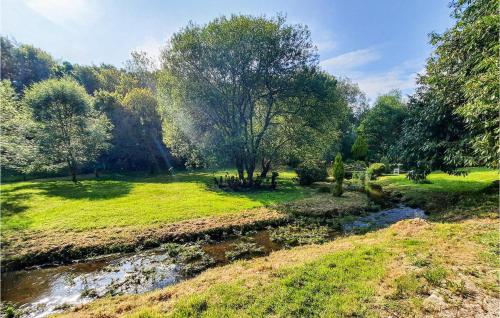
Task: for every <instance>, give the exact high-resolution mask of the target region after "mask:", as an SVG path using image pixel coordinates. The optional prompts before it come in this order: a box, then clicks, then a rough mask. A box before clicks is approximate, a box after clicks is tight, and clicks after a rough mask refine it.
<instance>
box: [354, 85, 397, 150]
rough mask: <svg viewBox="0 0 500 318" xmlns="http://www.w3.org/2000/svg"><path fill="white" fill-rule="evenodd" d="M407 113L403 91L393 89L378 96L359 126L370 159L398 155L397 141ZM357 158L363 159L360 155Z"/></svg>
mask: <svg viewBox="0 0 500 318" xmlns="http://www.w3.org/2000/svg"><path fill="white" fill-rule="evenodd" d="M406 115H407V109H406V105H405V103H404V101H403V99H402V96H401V92H399V91H393V92H391V93H389V94H386V95H382V96H379V97H378V98H377V100H376V101H375V105H374V106H373V108H371V109H370V110H368V111H367V113H366V115H365V116H364V119H363V120H362V121H361V124H360V126H359V128H358V130H359V133H360V134H361V135H363V137H364V138H366V143H367V144H368V155H367V157H368V159H370V160H380V158H381V157H383V156H388V157H391V158H396V157H397V142H398V140H399V138H400V135H401V126H402V124H403V120H404V119H405V117H406ZM363 150H364V149H363ZM361 153H362V152H361ZM357 158H358V159H361V158H360V157H359V156H358V157H357Z"/></svg>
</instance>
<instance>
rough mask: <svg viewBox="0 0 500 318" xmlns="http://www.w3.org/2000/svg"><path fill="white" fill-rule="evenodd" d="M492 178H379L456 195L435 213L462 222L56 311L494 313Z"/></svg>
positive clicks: (403, 229) (442, 222)
mask: <svg viewBox="0 0 500 318" xmlns="http://www.w3.org/2000/svg"><path fill="white" fill-rule="evenodd" d="M496 178H497V173H496V171H492V170H487V169H474V170H473V171H472V173H470V174H469V175H468V176H467V177H465V178H464V177H451V176H448V175H446V174H442V173H433V174H432V175H431V176H430V180H431V182H432V184H413V183H408V182H406V180H405V179H404V177H403V176H399V177H385V178H382V179H381V180H380V182H382V183H383V184H384V185H385V186H393V187H394V188H397V189H398V191H402V192H404V193H405V194H406V195H408V194H410V193H413V192H419V191H425V192H426V193H427V194H430V193H446V192H448V193H455V192H457V191H458V192H459V193H460V195H459V196H458V198H459V201H456V202H454V203H453V204H452V205H447V206H445V207H443V208H442V211H441V212H439V213H437V215H441V216H446V215H449V214H451V215H461V216H462V218H459V219H458V220H456V219H453V218H447V217H442V218H441V219H439V218H436V217H435V218H431V219H430V220H428V221H424V220H406V221H402V222H399V223H397V224H395V225H393V226H391V227H389V228H386V229H382V230H378V231H373V232H369V233H367V234H364V235H357V236H351V237H345V238H341V239H338V240H335V241H333V242H329V243H326V244H323V245H310V246H303V247H298V248H293V249H289V250H281V251H277V252H275V253H272V254H271V255H269V256H267V257H262V258H257V259H253V260H248V261H239V262H236V263H233V264H230V265H227V266H224V267H221V268H214V269H210V270H208V271H206V272H204V273H202V274H201V275H200V276H198V277H195V278H194V279H191V280H188V281H184V282H181V283H179V284H177V285H174V286H170V287H168V288H165V289H163V290H159V291H155V292H151V293H147V294H143V295H130V296H120V297H116V298H106V299H102V300H98V301H95V302H92V303H90V304H88V305H84V306H83V307H82V308H79V309H78V310H76V311H74V312H69V313H66V314H63V315H62V316H68V317H86V316H95V317H118V316H125V317H135V318H137V317H142V318H147V317H269V316H272V317H388V316H392V317H423V316H436V315H438V316H443V317H472V316H488V315H493V316H494V315H495V313H496V312H497V310H498V306H499V305H500V299H499V297H498V292H499V287H498V286H499V284H498V257H497V256H498V254H497V253H498V240H499V239H500V237H499V232H498V215H497V212H498V211H497V208H498V193H489V192H487V193H484V192H481V191H480V190H482V189H484V187H486V186H487V185H488V184H489V183H490V182H491V181H493V180H495V179H496ZM433 198H435V197H433V196H428V199H429V200H432V199H433ZM470 210H475V211H476V212H477V213H469V212H470ZM434 220H438V222H435V221H434Z"/></svg>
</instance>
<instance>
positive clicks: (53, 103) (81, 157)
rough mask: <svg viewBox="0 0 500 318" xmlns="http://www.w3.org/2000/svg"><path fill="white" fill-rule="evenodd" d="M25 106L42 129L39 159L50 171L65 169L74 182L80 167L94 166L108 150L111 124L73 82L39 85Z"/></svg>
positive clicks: (31, 89) (30, 93)
mask: <svg viewBox="0 0 500 318" xmlns="http://www.w3.org/2000/svg"><path fill="white" fill-rule="evenodd" d="M24 102H25V103H26V105H28V106H29V107H30V108H31V109H32V110H33V114H34V117H35V119H36V120H37V122H38V123H39V126H40V131H39V135H38V140H37V141H38V144H39V147H40V154H41V156H40V158H38V159H39V160H40V161H42V162H44V163H45V164H46V165H47V166H49V167H51V168H55V169H57V168H60V167H63V166H66V167H67V168H68V169H69V172H70V174H71V177H72V180H73V182H76V181H77V179H76V175H77V172H78V169H79V167H81V166H82V165H83V164H85V163H89V162H95V161H96V160H97V159H98V157H99V155H100V154H101V153H102V152H103V151H104V150H106V149H107V148H108V146H109V145H108V139H109V138H110V135H109V131H110V130H111V124H110V122H109V120H108V119H107V117H106V116H105V115H104V114H102V113H99V112H97V111H96V110H95V109H94V106H93V103H92V100H91V97H90V96H89V95H88V94H87V93H86V91H85V89H84V88H83V87H82V86H81V85H79V84H78V83H76V82H75V81H74V80H71V79H66V78H65V79H50V80H47V81H43V82H39V83H36V84H34V85H33V86H32V87H30V89H28V90H27V91H26V92H25V96H24Z"/></svg>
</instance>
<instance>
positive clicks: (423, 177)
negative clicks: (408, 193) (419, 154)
mask: <svg viewBox="0 0 500 318" xmlns="http://www.w3.org/2000/svg"><path fill="white" fill-rule="evenodd" d="M429 173H431V169H430V167H429V165H428V164H427V163H426V162H418V163H417V166H416V167H415V168H414V169H412V170H410V171H408V174H407V175H406V178H407V179H408V180H411V181H413V182H414V183H428V182H429V181H428V180H427V176H428V175H429Z"/></svg>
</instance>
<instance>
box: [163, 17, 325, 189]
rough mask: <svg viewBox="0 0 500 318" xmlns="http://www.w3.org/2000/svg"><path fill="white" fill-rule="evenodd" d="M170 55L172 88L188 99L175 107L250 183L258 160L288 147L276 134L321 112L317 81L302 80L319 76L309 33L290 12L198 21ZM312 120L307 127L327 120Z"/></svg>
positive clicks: (176, 39)
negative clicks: (313, 93) (314, 93)
mask: <svg viewBox="0 0 500 318" xmlns="http://www.w3.org/2000/svg"><path fill="white" fill-rule="evenodd" d="M163 57H164V61H163V65H164V73H165V74H166V75H164V76H166V77H168V78H169V79H171V80H170V81H168V83H169V84H168V85H169V86H168V88H169V89H170V90H171V91H173V92H174V93H173V94H171V95H172V96H175V97H176V98H178V100H180V101H178V102H177V103H176V105H177V109H176V110H175V112H176V113H177V114H182V117H183V118H185V120H187V121H189V125H188V126H189V127H190V128H191V129H192V131H191V132H192V133H191V137H192V138H196V139H197V142H195V144H199V145H201V146H203V147H206V148H211V152H212V153H214V152H215V153H216V154H218V155H219V158H224V157H226V158H230V159H231V162H232V163H233V164H234V165H235V166H236V168H237V170H238V174H239V177H240V179H243V178H244V171H246V172H247V176H248V180H249V182H250V183H252V181H253V175H254V171H255V169H256V166H257V165H258V163H259V162H260V161H261V160H262V159H265V158H266V156H267V157H269V158H270V157H272V156H273V152H274V149H278V148H280V147H283V146H282V145H281V142H280V141H278V140H277V139H276V136H280V137H282V136H283V134H282V132H283V130H284V129H286V127H299V126H294V125H291V124H292V123H293V121H297V120H299V118H300V117H301V116H302V117H303V118H306V117H308V116H313V114H321V112H320V111H317V112H316V113H315V109H314V107H319V104H318V103H317V102H315V101H314V100H313V99H311V98H310V94H309V92H308V90H309V89H310V88H311V86H309V85H299V83H304V81H307V80H308V79H313V80H314V79H315V78H317V77H315V75H314V73H315V72H316V64H317V56H316V54H315V50H314V46H313V44H312V42H311V39H310V34H309V31H308V30H307V29H306V28H305V27H303V26H300V25H294V26H291V25H287V24H286V23H285V19H284V18H283V17H277V18H274V19H268V18H263V17H250V16H240V15H238V16H231V17H229V18H226V17H222V18H218V19H216V20H214V21H212V22H210V23H208V24H207V25H205V26H197V25H193V24H190V25H188V26H187V27H186V28H184V29H183V30H181V31H180V32H179V33H176V34H175V35H174V36H173V38H172V41H171V45H170V47H169V48H168V49H167V50H166V51H165V52H164V54H163ZM313 87H314V85H313ZM306 121H307V122H309V123H310V124H311V125H307V126H308V127H307V128H313V129H314V128H315V127H314V125H318V126H319V125H320V123H312V121H310V120H308V119H306ZM304 129H306V127H302V132H303V131H304ZM209 152H210V151H209Z"/></svg>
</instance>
